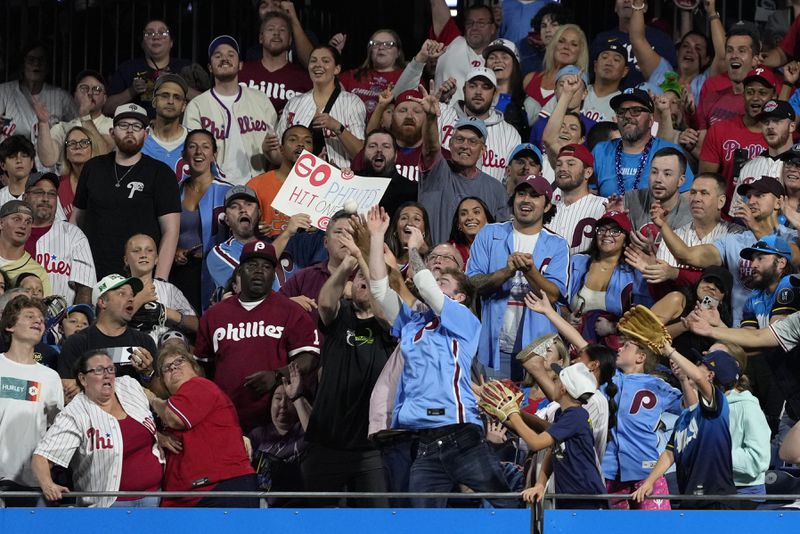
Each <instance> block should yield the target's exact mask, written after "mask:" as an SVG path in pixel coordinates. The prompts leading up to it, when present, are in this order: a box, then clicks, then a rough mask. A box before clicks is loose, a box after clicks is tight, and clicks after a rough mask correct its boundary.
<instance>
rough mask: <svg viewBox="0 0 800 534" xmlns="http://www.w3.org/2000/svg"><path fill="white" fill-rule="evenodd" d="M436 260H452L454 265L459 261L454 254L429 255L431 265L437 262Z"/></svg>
mask: <svg viewBox="0 0 800 534" xmlns="http://www.w3.org/2000/svg"><path fill="white" fill-rule="evenodd" d="M436 260H450V261H452V262H453V263H458V260H456V258H455V256H453V255H452V254H429V255H428V261H430V262H431V263H433V262H435V261H436Z"/></svg>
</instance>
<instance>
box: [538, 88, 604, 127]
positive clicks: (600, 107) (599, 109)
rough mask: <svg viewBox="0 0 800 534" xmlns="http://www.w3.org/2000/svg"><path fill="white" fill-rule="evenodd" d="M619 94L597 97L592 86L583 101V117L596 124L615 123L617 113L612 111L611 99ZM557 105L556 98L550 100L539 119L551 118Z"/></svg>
mask: <svg viewBox="0 0 800 534" xmlns="http://www.w3.org/2000/svg"><path fill="white" fill-rule="evenodd" d="M618 94H620V92H619V91H614V92H613V93H611V94H608V95H606V96H597V93H595V92H594V86H593V85H590V86H589V90H588V94H587V95H586V98H584V99H583V104H581V115H583V116H584V117H587V118H589V119H592V120H593V121H595V122H600V121H613V120H614V119H615V117H616V113H614V110H613V109H611V99H612V98H614V97H615V96H617V95H618ZM556 103H557V101H556V99H555V98H551V99H550V100H548V101H547V103H546V104H545V105H544V107H543V108H542V110H541V111H540V112H539V117H545V118H549V117H550V115H552V114H553V110H554V109H556Z"/></svg>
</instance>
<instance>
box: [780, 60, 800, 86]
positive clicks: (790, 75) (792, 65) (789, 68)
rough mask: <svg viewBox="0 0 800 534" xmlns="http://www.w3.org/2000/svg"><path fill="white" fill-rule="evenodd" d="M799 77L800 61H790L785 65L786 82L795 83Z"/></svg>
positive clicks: (784, 77)
mask: <svg viewBox="0 0 800 534" xmlns="http://www.w3.org/2000/svg"><path fill="white" fill-rule="evenodd" d="M798 78H800V63H798V62H797V61H790V62H789V63H787V64H786V65H784V66H783V79H784V80H786V83H788V84H789V85H794V84H795V83H797V79H798Z"/></svg>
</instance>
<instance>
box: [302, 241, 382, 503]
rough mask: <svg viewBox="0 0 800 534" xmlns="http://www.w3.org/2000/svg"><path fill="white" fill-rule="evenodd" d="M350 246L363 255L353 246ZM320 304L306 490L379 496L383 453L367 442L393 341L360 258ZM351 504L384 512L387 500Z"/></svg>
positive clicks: (328, 286)
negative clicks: (318, 370) (318, 372)
mask: <svg viewBox="0 0 800 534" xmlns="http://www.w3.org/2000/svg"><path fill="white" fill-rule="evenodd" d="M350 244H351V245H353V242H352V239H350ZM348 248H350V249H351V250H352V251H353V253H354V254H358V255H360V252H357V251H358V249H357V248H355V246H354V245H353V246H351V247H348ZM359 263H360V264H361V265H362V269H361V270H359V271H358V272H357V273H356V275H355V278H354V279H353V288H352V300H345V299H343V298H342V294H343V293H344V288H345V284H346V283H347V280H348V278H349V277H350V275H351V273H352V272H353V270H354V269H355V268H356V267H357V266H358V264H359ZM318 306H319V321H320V328H321V330H322V331H323V332H324V333H325V343H324V345H323V349H322V359H323V361H324V362H325V364H324V365H323V366H322V376H321V378H320V385H319V389H318V391H317V396H316V398H315V400H314V409H313V411H312V412H311V419H310V421H309V424H308V430H307V431H306V440H307V441H308V442H309V447H308V449H307V451H306V456H305V458H304V460H303V463H302V465H301V469H302V472H303V479H304V484H305V489H306V491H345V489H346V490H347V491H371V492H384V491H386V482H385V479H384V474H383V462H382V460H381V454H380V451H378V450H377V449H376V448H375V446H374V445H373V444H372V443H371V442H370V441H369V439H368V438H367V434H368V424H369V400H370V395H371V394H372V388H373V387H374V386H375V382H376V381H377V380H378V376H379V375H380V373H381V370H382V369H383V366H384V364H385V363H386V361H387V360H388V359H389V355H390V354H391V353H392V350H394V342H393V340H392V338H391V337H390V336H389V335H388V333H387V331H386V328H385V327H384V326H383V325H382V324H381V323H379V322H378V320H377V319H376V318H375V316H374V315H373V313H372V305H371V295H370V291H369V284H368V282H367V274H366V264H365V263H364V261H363V259H360V260H356V258H355V257H353V256H352V255H348V256H346V257H345V259H344V260H343V261H342V263H341V264H340V265H339V266H338V268H336V269H335V270H334V272H333V274H332V275H331V277H330V278H329V279H328V281H327V282H326V283H325V285H324V286H323V287H322V290H321V291H320V294H319V302H318ZM353 504H354V505H355V506H359V507H386V506H388V502H387V500H386V499H364V500H363V502H360V503H358V502H357V503H353ZM319 505H320V506H326V504H325V503H324V502H320V503H319Z"/></svg>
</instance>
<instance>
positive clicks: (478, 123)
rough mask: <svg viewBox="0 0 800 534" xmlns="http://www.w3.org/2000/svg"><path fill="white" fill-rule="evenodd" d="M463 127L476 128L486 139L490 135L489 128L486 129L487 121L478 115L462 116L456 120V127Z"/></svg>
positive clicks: (458, 128) (457, 128) (476, 131)
mask: <svg viewBox="0 0 800 534" xmlns="http://www.w3.org/2000/svg"><path fill="white" fill-rule="evenodd" d="M461 128H470V129H472V130H474V131H475V133H477V134H478V135H480V136H481V138H482V139H483V140H484V141H485V140H486V137H487V136H488V135H489V130H487V129H486V123H485V122H483V121H482V120H481V119H479V118H478V117H461V118H460V119H458V122H456V126H455V129H456V130H460V129H461Z"/></svg>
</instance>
